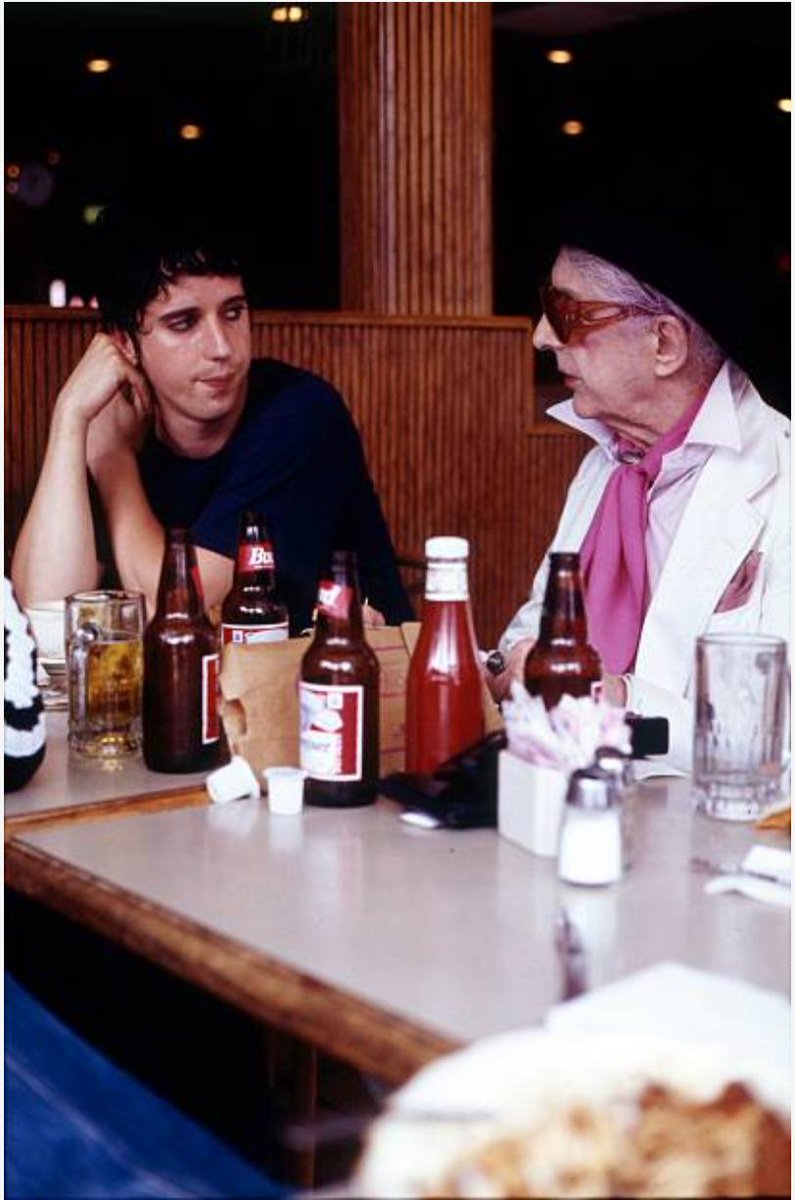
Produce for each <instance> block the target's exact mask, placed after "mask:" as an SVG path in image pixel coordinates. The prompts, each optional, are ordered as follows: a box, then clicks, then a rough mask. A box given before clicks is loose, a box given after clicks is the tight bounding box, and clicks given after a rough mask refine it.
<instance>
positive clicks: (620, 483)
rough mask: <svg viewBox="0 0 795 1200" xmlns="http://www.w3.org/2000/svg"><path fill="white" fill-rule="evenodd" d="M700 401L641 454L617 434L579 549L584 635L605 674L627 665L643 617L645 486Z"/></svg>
mask: <svg viewBox="0 0 795 1200" xmlns="http://www.w3.org/2000/svg"><path fill="white" fill-rule="evenodd" d="M703 400H704V397H703V396H702V397H701V398H700V399H698V400H697V401H696V402H695V404H693V405H691V407H690V408H689V409H688V410H687V412H685V413H683V415H682V416H681V417H680V418H679V420H678V421H677V422H676V424H675V425H674V426H673V428H671V429H669V430H668V432H667V433H665V434H663V436H662V437H659V438H658V439H657V441H656V442H655V443H654V445H653V446H650V447H649V449H648V450H646V452H645V453H644V452H643V450H642V449H641V448H640V447H639V446H637V445H635V444H634V443H633V442H630V441H628V440H627V439H626V438H622V437H619V438H618V443H617V447H616V449H617V454H618V456H619V458H622V456H624V457H623V461H622V462H621V465H620V466H618V467H617V468H616V469H615V471H614V472H613V474H612V475H611V476H610V479H609V481H608V484H607V487H606V488H605V490H604V494H603V496H602V499H601V501H600V503H599V507H598V508H597V510H596V513H595V514H594V518H593V521H592V522H591V527H590V529H589V530H588V532H587V534H586V535H585V540H584V542H583V544H582V547H581V549H580V562H581V565H582V571H583V579H584V581H585V606H586V611H587V614H588V632H589V640H590V641H591V642H592V643H593V645H594V646H595V647H596V649H597V650H598V651H599V654H600V655H601V657H602V662H603V664H604V668H605V670H606V671H608V672H609V673H610V674H611V675H621V674H623V673H624V672H625V671H628V670H630V668H631V667H632V666H633V664H634V662H635V655H636V654H637V651H638V642H639V641H640V632H641V628H642V626H643V620H644V617H645V616H646V607H647V603H648V597H647V595H646V527H647V525H648V520H649V502H648V493H649V489H650V488H651V485H652V484H653V483H654V481H655V479H656V478H657V476H658V475H659V473H660V467H661V466H662V460H663V456H664V455H665V454H667V453H668V452H669V451H670V450H675V449H676V447H677V446H680V445H681V444H682V442H683V441H684V440H685V438H686V437H687V433H688V430H689V429H690V426H691V425H692V423H693V420H694V418H695V416H696V413H697V412H698V410H699V409H700V407H701V405H702V403H703ZM631 458H634V459H635V461H631ZM628 460H629V461H628Z"/></svg>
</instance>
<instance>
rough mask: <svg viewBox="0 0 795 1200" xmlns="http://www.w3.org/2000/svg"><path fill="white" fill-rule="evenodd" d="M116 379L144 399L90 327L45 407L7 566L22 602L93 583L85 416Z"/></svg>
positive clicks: (112, 349)
mask: <svg viewBox="0 0 795 1200" xmlns="http://www.w3.org/2000/svg"><path fill="white" fill-rule="evenodd" d="M123 384H130V385H131V386H132V388H133V389H134V391H135V393H136V395H138V396H140V397H142V399H141V401H140V402H141V403H146V400H145V399H144V398H145V396H146V392H145V387H144V385H143V382H142V378H141V376H140V375H139V373H138V372H137V371H136V370H135V368H134V367H133V366H132V365H131V364H130V363H129V362H128V361H127V360H126V359H125V358H124V356H123V355H122V354H121V352H120V351H119V349H118V347H117V345H116V344H115V343H114V342H113V340H112V339H111V338H109V337H108V336H107V335H106V334H98V335H97V336H96V337H95V338H94V339H93V341H92V342H91V345H90V346H89V348H88V350H87V351H86V353H85V354H84V355H83V357H82V359H81V360H80V362H79V363H78V365H77V367H76V368H75V370H74V371H73V372H72V374H71V375H70V377H69V379H68V380H67V381H66V383H65V384H64V386H63V388H62V389H61V392H60V393H59V395H58V399H57V400H56V402H55V408H54V409H53V413H52V418H51V421H50V433H49V438H48V441H47V450H46V452H45V456H44V462H43V464H42V469H41V474H40V475H39V480H38V483H37V485H36V490H35V492H34V495H33V500H32V502H31V505H30V509H29V510H28V514H27V516H26V518H25V522H24V524H23V526H22V530H21V532H20V535H19V538H18V540H17V544H16V548H15V550H14V557H13V562H12V567H11V574H12V578H13V581H14V586H15V588H16V591H17V595H18V597H19V600H20V603H21V604H23V605H30V604H34V603H36V602H38V601H43V600H58V599H61V598H62V597H63V596H66V595H68V593H69V592H73V591H77V590H80V589H83V588H92V587H96V585H97V583H98V582H99V578H100V572H101V565H100V564H99V563H98V562H97V556H96V549H95V541H94V522H93V517H92V513H91V504H90V500H89V493H88V479H87V475H86V465H87V449H86V447H87V441H88V432H89V427H90V425H91V422H92V421H93V419H94V418H95V417H96V415H97V414H98V413H100V412H101V411H102V410H103V409H104V408H105V407H106V406H107V405H108V404H109V402H110V401H111V400H112V399H113V397H114V396H115V395H116V394H117V392H118V390H119V388H120V387H121V386H122V385H123Z"/></svg>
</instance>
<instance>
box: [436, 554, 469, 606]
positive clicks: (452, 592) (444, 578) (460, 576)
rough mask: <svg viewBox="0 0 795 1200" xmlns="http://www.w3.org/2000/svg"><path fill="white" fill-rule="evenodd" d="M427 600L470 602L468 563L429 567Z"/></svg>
mask: <svg viewBox="0 0 795 1200" xmlns="http://www.w3.org/2000/svg"><path fill="white" fill-rule="evenodd" d="M425 599H426V600H468V599H469V583H468V580H467V564H466V562H435V563H432V564H431V565H430V566H429V567H428V574H427V577H426V580H425Z"/></svg>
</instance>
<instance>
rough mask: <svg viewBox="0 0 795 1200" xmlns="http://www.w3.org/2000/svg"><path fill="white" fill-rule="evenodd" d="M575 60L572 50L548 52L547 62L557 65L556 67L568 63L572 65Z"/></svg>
mask: <svg viewBox="0 0 795 1200" xmlns="http://www.w3.org/2000/svg"><path fill="white" fill-rule="evenodd" d="M573 58H574V55H573V54H572V52H571V50H548V51H547V62H551V63H555V65H556V66H563V65H564V64H566V63H570V62H571V61H572V59H573Z"/></svg>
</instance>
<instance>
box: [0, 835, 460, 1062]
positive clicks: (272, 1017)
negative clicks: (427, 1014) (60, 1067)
mask: <svg viewBox="0 0 795 1200" xmlns="http://www.w3.org/2000/svg"><path fill="white" fill-rule="evenodd" d="M5 874H6V883H7V884H8V886H9V887H11V888H14V889H15V890H17V891H19V892H21V893H22V894H23V895H25V896H28V897H30V898H32V899H34V900H36V901H38V902H39V903H41V904H44V905H46V906H47V907H49V908H52V909H55V910H56V911H58V912H60V913H63V914H64V915H65V916H67V917H69V918H71V919H72V920H75V921H77V922H79V923H80V924H82V925H85V926H87V927H89V928H91V929H93V930H94V931H96V932H98V933H100V934H102V935H103V936H105V937H107V938H109V939H111V940H113V941H115V942H118V943H119V944H120V945H122V946H124V947H125V948H126V949H128V950H130V951H132V952H133V953H135V954H139V955H141V956H142V957H144V958H147V959H149V960H150V961H151V962H154V963H156V964H157V965H159V966H161V967H164V968H165V969H166V970H168V971H171V972H172V974H175V975H179V976H181V977H182V978H184V979H186V980H188V981H189V982H191V983H193V984H195V985H196V986H198V987H200V988H202V989H204V990H205V991H207V992H210V993H211V994H213V995H214V996H217V997H218V998H219V999H221V1000H223V1001H224V1002H226V1003H228V1004H231V1005H233V1006H234V1007H236V1008H239V1009H241V1010H242V1011H244V1012H246V1013H248V1014H249V1015H250V1016H253V1017H255V1018H256V1019H259V1020H262V1021H265V1022H268V1023H270V1024H272V1025H275V1026H277V1027H278V1028H280V1029H283V1030H284V1031H285V1032H287V1033H291V1034H293V1035H294V1036H296V1037H299V1038H302V1039H304V1040H305V1041H307V1042H309V1043H311V1044H312V1045H314V1046H316V1047H317V1048H318V1049H319V1050H321V1051H324V1052H325V1053H327V1054H330V1055H332V1056H334V1057H335V1058H339V1059H342V1060H343V1061H345V1062H347V1063H350V1065H351V1066H353V1067H356V1068H358V1069H359V1070H362V1071H367V1072H370V1073H372V1074H374V1075H376V1076H377V1077H378V1078H379V1079H381V1080H383V1081H384V1082H385V1083H389V1084H394V1085H398V1084H401V1083H404V1082H405V1081H406V1080H407V1079H409V1078H410V1076H411V1075H413V1074H414V1072H415V1071H417V1070H418V1069H419V1068H420V1067H422V1066H424V1065H425V1064H426V1063H428V1062H430V1061H431V1060H433V1059H434V1058H437V1057H438V1056H439V1055H441V1054H446V1053H449V1052H450V1051H451V1050H455V1049H458V1048H459V1047H460V1045H461V1043H460V1042H458V1041H455V1040H452V1039H450V1038H447V1037H444V1036H443V1035H441V1034H438V1033H435V1032H433V1031H432V1030H429V1029H426V1028H423V1027H422V1026H420V1025H417V1024H415V1023H414V1022H412V1021H408V1020H406V1019H405V1018H404V1017H400V1016H398V1015H397V1014H395V1013H392V1012H389V1011H387V1010H384V1009H382V1008H379V1007H377V1006H376V1005H373V1004H370V1003H368V1002H367V1001H365V1000H362V999H361V998H360V997H357V996H355V995H353V994H352V993H350V992H347V991H344V990H342V989H340V988H337V987H335V986H333V985H331V984H327V983H324V982H322V981H321V980H318V979H315V978H313V977H312V976H311V975H307V974H305V973H304V972H302V971H300V970H298V969H297V968H295V967H291V966H290V965H289V964H287V963H284V962H283V961H281V960H280V959H278V958H273V957H271V956H270V955H267V954H264V953H262V952H261V951H256V950H253V949H251V948H250V947H248V946H246V945H244V944H243V943H241V942H238V941H235V940H234V939H232V938H225V937H223V936H221V935H219V934H216V933H213V932H211V931H210V930H208V929H206V928H205V927H203V926H202V925H200V924H199V923H197V922H195V921H191V920H190V919H188V918H186V917H183V916H181V915H179V914H177V913H174V912H172V911H170V910H169V909H167V908H165V907H162V906H161V905H157V904H154V903H152V902H151V901H148V900H144V899H143V898H142V897H140V896H137V895H135V894H134V893H131V892H128V891H127V890H126V889H124V888H120V887H117V886H116V885H115V884H110V883H108V882H107V881H106V880H103V879H100V878H99V877H97V876H95V875H92V874H91V873H90V872H87V871H83V870H81V869H78V868H76V867H72V866H69V865H68V864H66V863H64V862H62V861H61V860H59V859H58V858H57V857H54V856H53V855H50V854H48V853H46V852H45V851H43V850H41V849H39V848H38V847H36V846H32V845H30V844H26V843H25V842H23V841H20V840H19V838H18V837H17V836H14V837H12V838H11V839H10V840H9V841H8V842H7V843H6V847H5Z"/></svg>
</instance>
